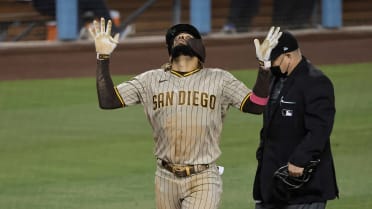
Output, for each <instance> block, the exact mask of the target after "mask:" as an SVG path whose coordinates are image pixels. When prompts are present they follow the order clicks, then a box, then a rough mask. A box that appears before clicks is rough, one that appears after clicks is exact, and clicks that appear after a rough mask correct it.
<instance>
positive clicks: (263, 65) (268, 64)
mask: <svg viewBox="0 0 372 209" xmlns="http://www.w3.org/2000/svg"><path fill="white" fill-rule="evenodd" d="M258 64H259V65H260V67H261V68H263V69H266V70H267V69H269V68H270V67H271V61H261V60H258Z"/></svg>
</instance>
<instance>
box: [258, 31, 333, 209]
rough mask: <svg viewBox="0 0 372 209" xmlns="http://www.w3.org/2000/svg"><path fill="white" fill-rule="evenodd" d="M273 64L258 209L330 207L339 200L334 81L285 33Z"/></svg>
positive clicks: (262, 140)
mask: <svg viewBox="0 0 372 209" xmlns="http://www.w3.org/2000/svg"><path fill="white" fill-rule="evenodd" d="M270 60H271V67H270V70H271V73H272V80H271V87H270V99H269V103H268V105H267V106H266V110H265V112H264V117H263V127H262V129H261V132H260V145H259V147H258V149H257V153H256V157H257V160H258V167H257V172H256V177H255V181H254V188H253V198H254V200H255V203H256V207H255V208H256V209H274V208H275V209H300V208H301V209H324V208H325V207H326V202H327V200H331V199H335V198H336V197H338V187H337V183H336V176H335V168H334V163H333V157H332V153H331V144H330V135H331V131H332V127H333V123H334V117H335V98H334V90H333V85H332V82H331V81H330V79H329V78H328V77H327V76H326V75H324V74H323V73H322V72H321V71H320V70H318V69H317V68H315V67H314V66H313V65H312V64H311V63H310V62H309V61H308V60H307V59H306V58H305V57H304V56H302V54H301V51H300V49H299V47H298V42H297V40H296V38H295V37H294V36H293V35H292V34H291V33H289V32H286V31H284V32H283V34H282V36H281V37H280V39H279V43H278V45H277V46H276V47H275V48H274V49H273V50H272V52H271V55H270ZM314 162H316V163H315V164H314ZM312 163H313V164H312ZM311 164H312V165H313V166H314V165H315V166H314V167H311V168H310V167H309V166H310V165H311Z"/></svg>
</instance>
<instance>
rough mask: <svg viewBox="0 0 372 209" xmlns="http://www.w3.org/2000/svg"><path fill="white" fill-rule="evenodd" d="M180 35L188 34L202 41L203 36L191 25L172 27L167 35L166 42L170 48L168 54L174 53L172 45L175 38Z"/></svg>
mask: <svg viewBox="0 0 372 209" xmlns="http://www.w3.org/2000/svg"><path fill="white" fill-rule="evenodd" d="M180 33H188V34H190V35H192V36H194V38H196V39H201V35H200V33H199V31H198V29H196V28H195V27H194V26H192V25H189V24H177V25H174V26H172V27H170V28H169V29H168V31H167V34H166V35H165V41H166V43H167V47H168V53H169V54H171V51H172V45H173V40H174V38H175V37H176V36H177V35H178V34H180Z"/></svg>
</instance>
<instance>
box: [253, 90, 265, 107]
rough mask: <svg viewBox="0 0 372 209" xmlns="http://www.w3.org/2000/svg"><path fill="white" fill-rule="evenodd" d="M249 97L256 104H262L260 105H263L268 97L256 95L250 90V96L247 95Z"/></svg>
mask: <svg viewBox="0 0 372 209" xmlns="http://www.w3.org/2000/svg"><path fill="white" fill-rule="evenodd" d="M249 99H250V100H251V101H252V102H253V103H255V104H258V105H262V106H265V105H266V104H267V101H269V97H265V98H262V97H258V96H256V95H255V94H254V93H253V92H252V94H251V96H250V97H249Z"/></svg>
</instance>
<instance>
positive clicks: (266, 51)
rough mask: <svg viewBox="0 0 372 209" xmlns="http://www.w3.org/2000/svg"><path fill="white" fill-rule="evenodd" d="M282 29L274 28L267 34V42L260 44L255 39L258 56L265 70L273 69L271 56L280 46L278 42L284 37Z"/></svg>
mask: <svg viewBox="0 0 372 209" xmlns="http://www.w3.org/2000/svg"><path fill="white" fill-rule="evenodd" d="M279 31H280V27H276V28H275V27H274V26H272V27H271V28H270V30H269V32H268V33H267V36H266V38H265V40H264V41H263V42H262V44H260V41H259V40H258V39H254V46H255V47H256V56H257V59H258V61H259V62H260V66H262V67H263V68H264V69H269V68H270V67H271V61H270V54H271V51H272V50H273V49H274V48H275V47H276V45H278V40H279V38H280V36H281V35H282V32H279Z"/></svg>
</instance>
